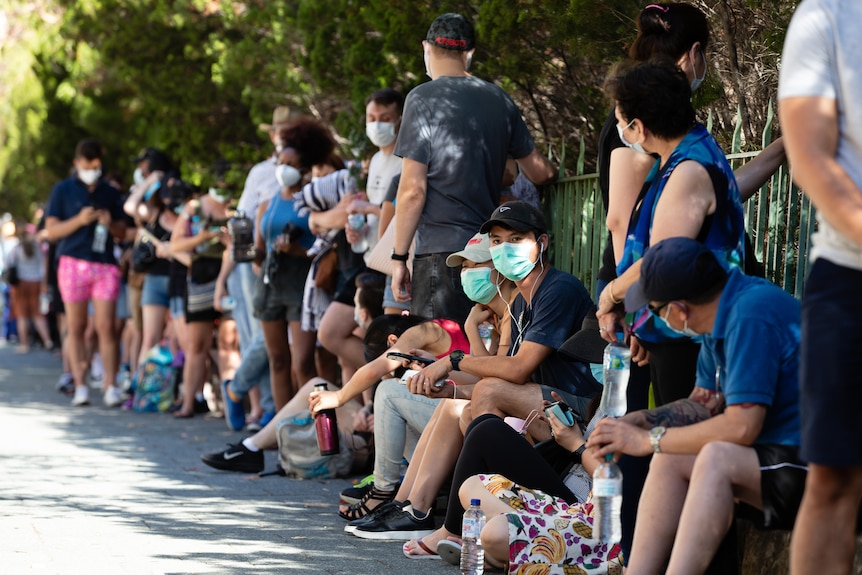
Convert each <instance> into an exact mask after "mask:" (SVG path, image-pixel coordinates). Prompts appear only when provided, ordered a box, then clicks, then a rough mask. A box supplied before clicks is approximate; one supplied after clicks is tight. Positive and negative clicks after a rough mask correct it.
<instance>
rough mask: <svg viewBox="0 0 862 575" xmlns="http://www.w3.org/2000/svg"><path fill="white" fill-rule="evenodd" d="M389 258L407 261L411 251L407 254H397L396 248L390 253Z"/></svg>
mask: <svg viewBox="0 0 862 575" xmlns="http://www.w3.org/2000/svg"><path fill="white" fill-rule="evenodd" d="M389 259H393V260H395V261H397V262H406V261H407V260H408V259H410V253H409V252H408V253H406V254H396V253H395V250H394V249H393V250H392V253H391V254H390V255H389Z"/></svg>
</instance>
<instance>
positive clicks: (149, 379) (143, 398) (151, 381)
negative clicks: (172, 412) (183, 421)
mask: <svg viewBox="0 0 862 575" xmlns="http://www.w3.org/2000/svg"><path fill="white" fill-rule="evenodd" d="M172 361H173V356H172V354H171V351H170V349H168V348H167V347H165V346H163V345H156V346H154V347H153V348H152V349H151V350H150V351H148V352H147V357H146V359H145V360H144V362H143V363H142V364H141V365H140V366H138V371H137V372H135V377H134V379H133V380H132V389H133V390H134V394H135V395H134V398H133V401H132V408H133V409H134V410H135V411H137V412H138V413H148V412H149V413H152V412H166V411H167V410H168V408H170V406H171V404H172V403H173V402H174V381H175V380H176V377H177V368H176V367H174V366H173V365H171V362H172Z"/></svg>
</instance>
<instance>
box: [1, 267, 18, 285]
mask: <svg viewBox="0 0 862 575" xmlns="http://www.w3.org/2000/svg"><path fill="white" fill-rule="evenodd" d="M3 281H5V282H6V283H7V284H9V285H10V286H16V285H18V284H19V283H21V278H20V277H18V266H17V265H15V266H6V269H4V270H3Z"/></svg>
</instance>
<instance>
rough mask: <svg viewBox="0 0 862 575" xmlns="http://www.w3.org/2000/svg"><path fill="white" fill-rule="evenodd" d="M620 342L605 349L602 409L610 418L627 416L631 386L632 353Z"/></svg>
mask: <svg viewBox="0 0 862 575" xmlns="http://www.w3.org/2000/svg"><path fill="white" fill-rule="evenodd" d="M622 335H623V334H617V338H618V339H619V340H620V341H615V342H611V343H609V344H608V346H607V347H606V348H605V359H604V389H603V390H602V405H601V409H602V411H603V412H604V413H605V415H606V416H608V417H622V416H623V415H625V414H626V388H627V387H628V385H629V372H630V371H631V362H632V352H631V350H630V349H629V348H628V346H627V345H625V344H624V343H622Z"/></svg>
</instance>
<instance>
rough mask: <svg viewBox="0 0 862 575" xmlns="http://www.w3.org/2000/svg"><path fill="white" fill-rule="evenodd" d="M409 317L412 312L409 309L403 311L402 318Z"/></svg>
mask: <svg viewBox="0 0 862 575" xmlns="http://www.w3.org/2000/svg"><path fill="white" fill-rule="evenodd" d="M407 315H410V310H409V309H403V310H401V316H402V317H403V316H407Z"/></svg>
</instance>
